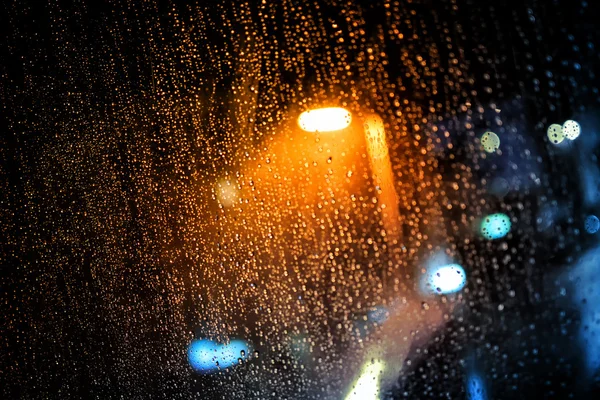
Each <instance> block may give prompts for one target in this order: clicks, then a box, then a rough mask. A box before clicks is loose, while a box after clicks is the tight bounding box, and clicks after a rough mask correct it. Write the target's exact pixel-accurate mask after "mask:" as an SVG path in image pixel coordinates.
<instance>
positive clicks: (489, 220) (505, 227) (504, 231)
mask: <svg viewBox="0 0 600 400" xmlns="http://www.w3.org/2000/svg"><path fill="white" fill-rule="evenodd" d="M510 228H511V222H510V218H509V217H508V215H506V214H502V213H497V214H490V215H488V216H487V217H485V218H484V219H483V221H481V234H482V235H483V237H484V238H486V239H488V240H494V239H500V238H503V237H504V236H506V235H508V232H510Z"/></svg>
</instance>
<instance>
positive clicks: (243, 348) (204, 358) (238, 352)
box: [187, 339, 249, 372]
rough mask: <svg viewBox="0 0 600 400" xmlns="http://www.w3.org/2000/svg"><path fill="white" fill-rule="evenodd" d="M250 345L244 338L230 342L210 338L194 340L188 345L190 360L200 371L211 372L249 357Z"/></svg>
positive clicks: (195, 368)
mask: <svg viewBox="0 0 600 400" xmlns="http://www.w3.org/2000/svg"><path fill="white" fill-rule="evenodd" d="M248 352H249V346H248V344H247V343H246V342H245V341H243V340H232V341H231V342H229V343H228V344H219V343H215V342H213V341H211V340H208V339H199V340H198V339H197V340H192V342H191V343H190V345H189V347H188V351H187V355H188V362H189V363H190V365H191V367H192V368H193V369H194V370H196V371H199V372H211V371H216V370H218V369H224V368H229V367H231V366H233V365H236V364H238V363H239V360H240V359H241V360H244V359H246V358H247V357H248Z"/></svg>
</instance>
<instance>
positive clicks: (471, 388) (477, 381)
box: [467, 374, 487, 400]
mask: <svg viewBox="0 0 600 400" xmlns="http://www.w3.org/2000/svg"><path fill="white" fill-rule="evenodd" d="M467 399H469V400H487V391H486V389H485V382H484V380H483V378H482V377H481V376H480V375H479V374H471V375H469V377H468V378H467Z"/></svg>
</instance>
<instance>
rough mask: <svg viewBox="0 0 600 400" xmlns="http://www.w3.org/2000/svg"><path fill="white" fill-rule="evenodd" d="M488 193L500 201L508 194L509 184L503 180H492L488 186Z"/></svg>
mask: <svg viewBox="0 0 600 400" xmlns="http://www.w3.org/2000/svg"><path fill="white" fill-rule="evenodd" d="M488 191H489V192H490V193H491V194H493V195H494V196H496V197H498V198H500V199H501V198H503V197H504V196H506V195H507V194H508V192H510V183H509V182H508V181H507V180H506V179H504V178H500V177H498V178H494V180H493V181H492V182H490V184H489V186H488Z"/></svg>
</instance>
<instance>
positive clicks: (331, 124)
mask: <svg viewBox="0 0 600 400" xmlns="http://www.w3.org/2000/svg"><path fill="white" fill-rule="evenodd" d="M351 122H352V114H350V111H348V110H346V109H345V108H341V107H327V108H317V109H314V110H308V111H304V112H303V113H302V114H300V117H298V125H299V126H300V128H302V130H305V131H307V132H333V131H339V130H341V129H344V128H347V127H348V126H350V123H351Z"/></svg>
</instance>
